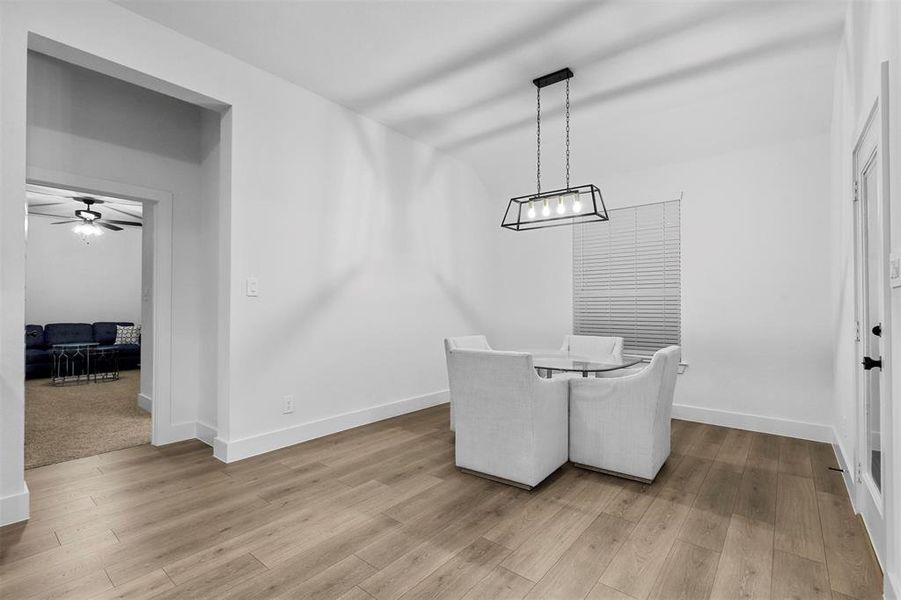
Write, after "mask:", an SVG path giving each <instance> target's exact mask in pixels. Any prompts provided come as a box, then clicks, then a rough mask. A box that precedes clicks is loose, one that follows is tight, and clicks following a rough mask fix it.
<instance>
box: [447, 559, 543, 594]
mask: <svg viewBox="0 0 901 600" xmlns="http://www.w3.org/2000/svg"><path fill="white" fill-rule="evenodd" d="M533 585H535V583H534V582H532V581H530V580H528V579H526V578H525V577H520V576H519V575H517V574H516V573H513V572H511V571H508V570H507V569H505V568H503V567H496V568H495V569H494V570H493V571H491V573H489V574H488V576H487V577H485V578H484V579H482V581H480V582H479V583H477V584H476V585H475V587H473V588H472V589H471V590H469V592H467V594H466V595H465V596H463V600H485V599H486V598H491V599H492V600H520V599H521V598H524V597H525V595H526V594H528V593H529V590H530V589H531V588H532V586H533Z"/></svg>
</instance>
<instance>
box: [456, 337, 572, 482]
mask: <svg viewBox="0 0 901 600" xmlns="http://www.w3.org/2000/svg"><path fill="white" fill-rule="evenodd" d="M448 353H449V355H450V357H451V359H450V360H449V361H448V364H449V368H450V373H449V378H450V391H451V397H452V398H453V405H454V418H455V423H456V431H457V435H456V463H457V466H458V467H460V468H461V469H463V470H464V471H468V472H472V473H474V474H476V475H481V476H487V477H488V478H490V479H495V480H498V481H501V482H503V483H511V484H513V485H517V486H519V487H525V488H527V489H531V488H532V487H534V486H536V485H538V484H539V483H541V481H543V480H544V479H545V478H546V477H547V476H548V475H550V474H551V473H553V472H554V471H556V470H557V469H558V468H559V467H560V466H562V465H563V464H564V463H566V461H567V451H568V447H567V444H568V442H567V431H568V427H569V423H568V402H567V399H568V387H567V386H568V382H567V381H566V380H554V379H541V378H539V377H538V374H537V373H536V372H535V368H534V365H533V363H532V356H531V355H530V354H525V353H521V352H495V351H490V350H462V349H461V350H455V349H451V350H449V351H448Z"/></svg>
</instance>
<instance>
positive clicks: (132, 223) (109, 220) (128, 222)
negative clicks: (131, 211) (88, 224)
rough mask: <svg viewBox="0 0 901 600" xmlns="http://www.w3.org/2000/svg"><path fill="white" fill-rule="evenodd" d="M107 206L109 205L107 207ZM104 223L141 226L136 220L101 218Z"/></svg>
mask: <svg viewBox="0 0 901 600" xmlns="http://www.w3.org/2000/svg"><path fill="white" fill-rule="evenodd" d="M107 208H109V207H107ZM103 222H104V223H116V224H117V225H134V226H135V227H143V226H144V224H143V223H138V222H137V221H118V220H116V219H103Z"/></svg>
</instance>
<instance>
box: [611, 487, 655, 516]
mask: <svg viewBox="0 0 901 600" xmlns="http://www.w3.org/2000/svg"><path fill="white" fill-rule="evenodd" d="M656 494H657V490H656V489H655V488H654V489H652V488H651V486H649V485H647V484H644V483H639V482H637V481H625V482H623V484H622V487H621V488H620V491H619V492H618V493H617V495H616V496H615V497H614V498H613V499H612V500H611V501H610V503H609V504H607V506H605V507H604V512H605V513H607V514H608V515H611V516H614V517H619V518H621V519H625V520H627V521H631V522H633V523H638V522H639V521H640V520H641V517H643V516H644V513H645V511H646V510H647V509H648V507H649V506H650V505H651V503H652V502H653V501H654V496H656Z"/></svg>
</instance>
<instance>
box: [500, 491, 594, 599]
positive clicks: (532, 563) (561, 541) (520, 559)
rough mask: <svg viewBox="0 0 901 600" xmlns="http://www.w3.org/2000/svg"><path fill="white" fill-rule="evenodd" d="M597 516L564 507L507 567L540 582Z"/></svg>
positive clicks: (513, 553)
mask: <svg viewBox="0 0 901 600" xmlns="http://www.w3.org/2000/svg"><path fill="white" fill-rule="evenodd" d="M594 517H595V515H593V514H591V513H586V512H584V511H581V510H577V509H574V508H570V507H568V506H564V507H562V508H561V509H560V510H559V511H558V512H557V513H555V514H554V515H553V516H552V517H551V518H550V519H549V520H548V521H547V523H546V525H545V528H544V529H542V535H541V536H536V537H533V538H531V539H529V540H527V541H525V542H524V543H522V544H520V545H519V547H518V548H516V550H514V551H513V552H512V553H511V554H510V556H509V557H508V558H507V559H506V560H505V561H504V563H503V567H504V568H505V569H507V570H509V571H513V572H514V573H516V574H517V575H521V576H523V577H525V578H526V579H531V580H532V581H538V580H540V579H541V578H542V577H544V575H545V573H547V572H548V570H549V569H550V568H551V567H552V566H553V565H554V563H555V562H557V560H558V559H559V558H560V556H562V555H563V553H564V552H566V550H567V549H568V548H569V547H570V545H571V544H572V543H573V542H574V541H575V540H576V539H577V538H578V537H579V536H580V535H582V532H584V531H585V529H587V528H588V526H589V525H590V524H591V522H592V521H593V520H594Z"/></svg>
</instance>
